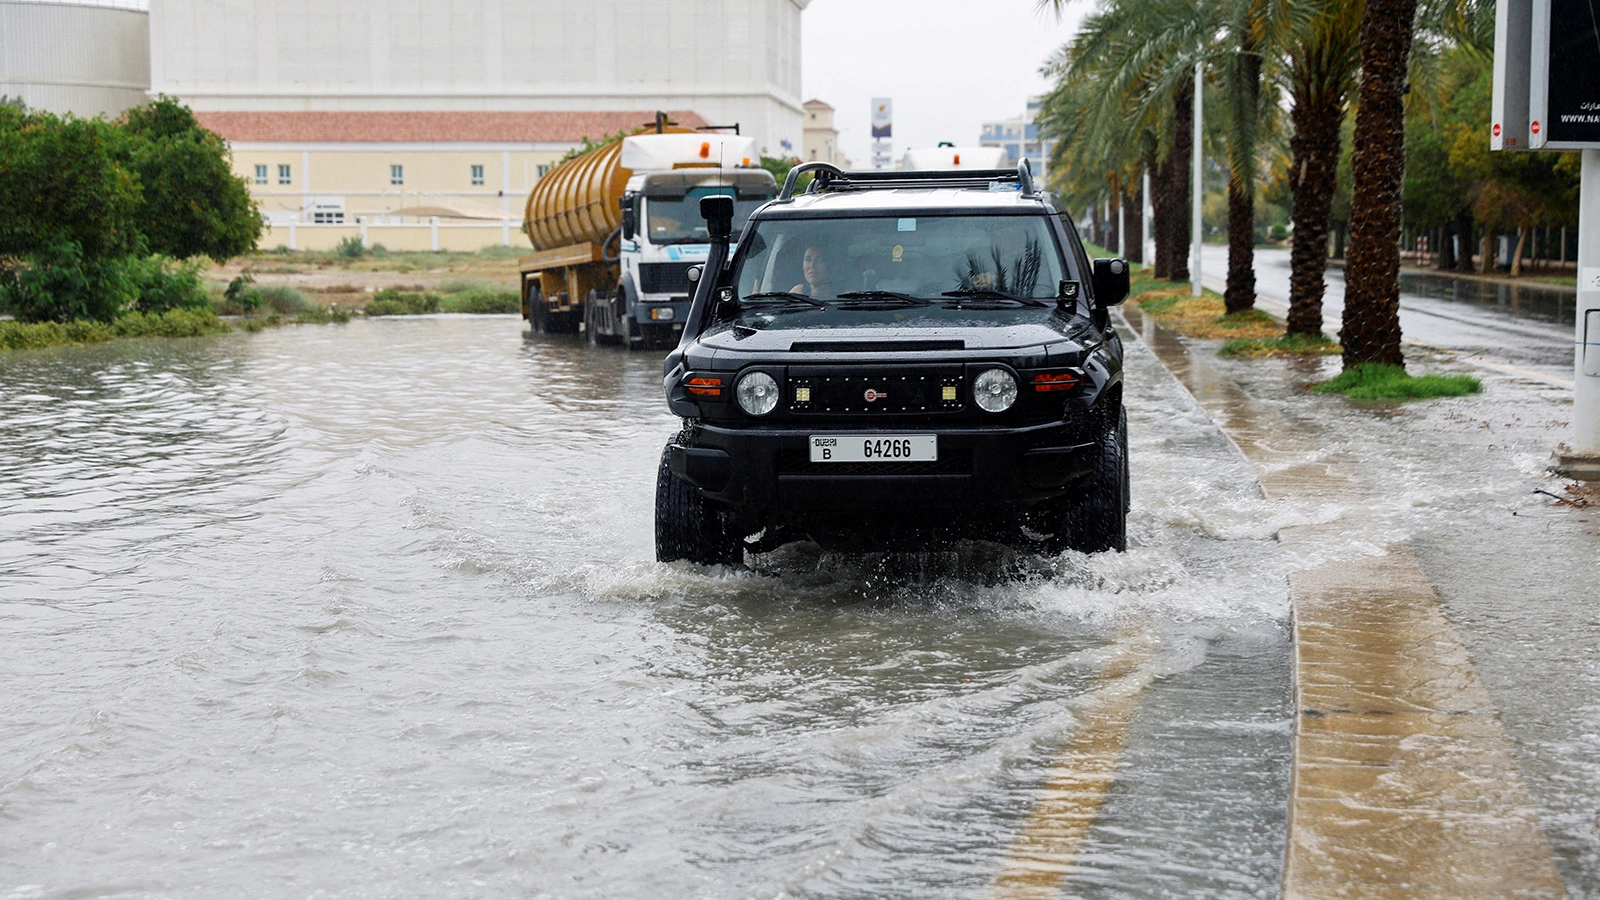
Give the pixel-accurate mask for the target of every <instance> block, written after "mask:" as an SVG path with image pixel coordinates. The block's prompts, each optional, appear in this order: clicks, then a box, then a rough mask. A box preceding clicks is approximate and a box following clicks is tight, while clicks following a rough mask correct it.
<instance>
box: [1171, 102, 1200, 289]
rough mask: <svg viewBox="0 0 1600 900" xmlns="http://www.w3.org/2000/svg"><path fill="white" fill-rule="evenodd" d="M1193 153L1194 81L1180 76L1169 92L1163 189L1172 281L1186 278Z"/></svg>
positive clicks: (1192, 232)
mask: <svg viewBox="0 0 1600 900" xmlns="http://www.w3.org/2000/svg"><path fill="white" fill-rule="evenodd" d="M1193 154H1194V82H1193V81H1192V80H1190V79H1187V78H1182V79H1179V81H1178V87H1177V89H1176V90H1175V91H1174V92H1173V98H1172V155H1171V156H1170V157H1168V159H1167V176H1168V179H1169V181H1168V184H1167V191H1168V197H1169V198H1170V200H1171V208H1170V209H1169V210H1168V211H1167V218H1168V219H1169V220H1170V223H1169V225H1168V231H1167V239H1168V240H1167V243H1168V244H1169V247H1168V253H1169V254H1170V256H1169V257H1168V258H1167V278H1169V279H1171V280H1173V281H1188V280H1189V243H1190V241H1191V240H1193V238H1194V230H1193V226H1192V224H1191V222H1190V221H1189V220H1190V214H1189V202H1190V197H1189V191H1190V189H1191V187H1192V188H1193V189H1195V190H1198V189H1199V186H1198V185H1190V184H1189V181H1190V180H1191V179H1190V178H1189V158H1190V157H1191V156H1192V155H1193Z"/></svg>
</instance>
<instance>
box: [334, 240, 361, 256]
mask: <svg viewBox="0 0 1600 900" xmlns="http://www.w3.org/2000/svg"><path fill="white" fill-rule="evenodd" d="M333 252H334V253H335V254H336V255H338V256H342V257H344V258H345V259H360V258H361V257H363V256H366V255H367V245H366V244H363V243H361V238H360V237H358V236H357V235H353V234H352V235H350V236H349V237H343V238H340V239H339V246H337V247H334V248H333Z"/></svg>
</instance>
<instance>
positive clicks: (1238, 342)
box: [1217, 334, 1344, 356]
mask: <svg viewBox="0 0 1600 900" xmlns="http://www.w3.org/2000/svg"><path fill="white" fill-rule="evenodd" d="M1343 352H1344V348H1343V347H1342V346H1340V345H1339V344H1337V343H1334V340H1333V338H1330V337H1328V336H1327V335H1325V334H1315V335H1311V334H1285V335H1282V336H1281V337H1275V338H1234V339H1233V340H1231V341H1228V342H1227V343H1226V344H1223V345H1222V349H1221V350H1218V351H1217V355H1218V356H1330V355H1332V354H1334V353H1343Z"/></svg>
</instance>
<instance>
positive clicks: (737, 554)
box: [656, 441, 744, 566]
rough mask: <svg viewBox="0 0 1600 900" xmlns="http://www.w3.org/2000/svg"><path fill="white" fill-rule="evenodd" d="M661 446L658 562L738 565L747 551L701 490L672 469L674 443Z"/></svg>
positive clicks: (658, 484)
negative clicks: (683, 561)
mask: <svg viewBox="0 0 1600 900" xmlns="http://www.w3.org/2000/svg"><path fill="white" fill-rule="evenodd" d="M673 443H675V441H672V442H668V444H667V446H665V447H663V448H662V449H661V466H660V468H659V469H657V470H656V561H657V562H674V561H676V560H680V559H684V560H688V561H689V562H692V563H699V564H700V565H703V566H716V565H724V566H731V565H736V564H738V563H740V562H743V561H744V553H743V552H742V551H741V549H740V548H739V545H738V544H737V542H736V540H735V538H733V537H730V536H729V534H728V530H727V526H726V524H725V523H724V522H723V517H722V514H721V513H720V512H719V511H718V510H717V509H716V508H714V507H713V506H712V505H711V504H710V503H707V502H706V498H705V496H704V495H703V494H701V493H700V489H699V488H697V487H695V486H694V485H692V484H690V483H688V482H687V481H684V480H683V479H681V478H679V477H678V476H677V475H674V474H673V472H672V444H673Z"/></svg>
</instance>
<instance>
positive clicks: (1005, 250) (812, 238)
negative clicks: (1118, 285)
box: [734, 215, 1067, 326]
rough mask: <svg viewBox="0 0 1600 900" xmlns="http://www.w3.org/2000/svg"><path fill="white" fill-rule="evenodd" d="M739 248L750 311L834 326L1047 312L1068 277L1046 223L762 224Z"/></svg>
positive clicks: (892, 220) (741, 288)
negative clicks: (907, 317) (885, 316)
mask: <svg viewBox="0 0 1600 900" xmlns="http://www.w3.org/2000/svg"><path fill="white" fill-rule="evenodd" d="M744 249H745V253H744V254H743V255H742V257H741V258H740V260H739V263H738V269H737V271H736V272H735V273H734V278H735V281H734V283H735V284H736V285H737V290H738V292H739V293H738V296H739V298H740V300H741V306H742V307H744V308H745V309H746V310H747V311H748V312H749V313H753V314H766V313H770V312H772V310H773V309H774V308H782V309H786V310H787V309H792V310H795V311H799V310H806V309H810V310H813V311H818V312H819V313H828V314H835V315H828V316H827V318H828V319H829V321H830V322H833V321H837V322H838V324H852V325H856V324H864V323H865V322H866V321H871V320H875V319H879V318H882V316H881V313H882V312H884V311H885V310H888V309H901V310H905V309H912V308H917V309H920V310H923V311H924V313H926V314H929V315H935V316H937V315H938V314H939V313H941V312H943V311H944V310H953V311H959V312H964V311H967V310H974V309H983V310H989V309H1007V310H1010V309H1021V308H1025V307H1038V306H1046V305H1048V306H1052V307H1053V306H1054V305H1055V304H1054V302H1053V301H1054V299H1055V297H1056V294H1057V292H1058V290H1059V289H1060V288H1059V286H1060V283H1061V280H1062V279H1063V278H1066V277H1067V276H1066V274H1065V272H1064V271H1063V268H1062V265H1063V264H1062V260H1061V254H1060V252H1059V251H1058V250H1057V248H1056V241H1055V238H1054V237H1053V236H1052V235H1051V233H1050V228H1049V223H1048V219H1046V218H1045V217H1044V216H999V215H961V216H915V217H909V216H896V217H883V218H833V219H824V218H808V219H767V220H764V221H760V222H757V223H756V226H755V228H754V229H753V230H752V233H751V234H748V235H746V239H745V248H744ZM785 300H787V301H789V302H784V301H785ZM819 301H820V303H819ZM741 318H742V319H743V318H744V317H741ZM902 318H903V317H902ZM844 319H850V320H851V321H848V322H846V321H842V320H844ZM750 324H755V323H750ZM794 324H795V325H797V326H798V325H800V323H798V322H797V323H794ZM810 324H812V323H811V322H809V321H808V322H806V323H805V325H810ZM818 324H822V323H820V322H819V323H818Z"/></svg>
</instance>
